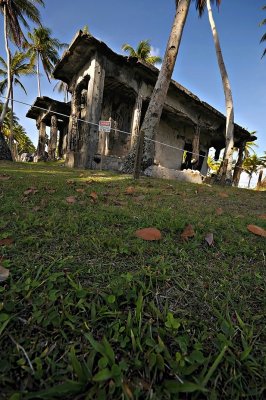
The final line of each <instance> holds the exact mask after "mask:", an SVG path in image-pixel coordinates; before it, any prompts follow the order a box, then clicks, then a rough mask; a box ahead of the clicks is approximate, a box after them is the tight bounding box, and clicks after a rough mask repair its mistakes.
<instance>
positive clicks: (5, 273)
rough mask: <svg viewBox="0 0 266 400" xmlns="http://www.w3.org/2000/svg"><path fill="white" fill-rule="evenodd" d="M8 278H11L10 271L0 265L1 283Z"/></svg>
mask: <svg viewBox="0 0 266 400" xmlns="http://www.w3.org/2000/svg"><path fill="white" fill-rule="evenodd" d="M0 261H1V260H0ZM8 277H9V270H8V269H6V268H4V267H2V265H1V264H0V282H4V281H6V280H7V278H8Z"/></svg>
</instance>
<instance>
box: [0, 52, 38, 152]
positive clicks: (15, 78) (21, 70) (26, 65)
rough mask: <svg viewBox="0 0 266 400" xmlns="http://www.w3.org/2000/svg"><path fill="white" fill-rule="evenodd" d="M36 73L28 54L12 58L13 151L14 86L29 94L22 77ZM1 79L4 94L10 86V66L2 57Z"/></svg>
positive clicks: (11, 123)
mask: <svg viewBox="0 0 266 400" xmlns="http://www.w3.org/2000/svg"><path fill="white" fill-rule="evenodd" d="M34 73H35V69H34V66H33V65H32V63H30V61H29V56H28V54H25V53H21V52H19V51H16V52H15V54H14V55H13V56H11V64H10V74H11V92H10V99H11V110H10V113H11V114H10V137H9V145H10V148H11V149H12V144H13V112H14V105H13V103H14V101H13V100H14V86H20V88H21V89H22V90H23V91H24V93H25V94H27V91H26V89H25V87H24V86H23V84H22V83H21V81H20V79H19V78H20V77H21V76H27V75H33V74H34ZM0 77H2V78H3V80H2V81H1V82H0V93H1V92H2V93H3V92H4V91H5V90H6V88H7V86H8V66H7V63H6V62H5V60H4V59H3V58H2V57H0Z"/></svg>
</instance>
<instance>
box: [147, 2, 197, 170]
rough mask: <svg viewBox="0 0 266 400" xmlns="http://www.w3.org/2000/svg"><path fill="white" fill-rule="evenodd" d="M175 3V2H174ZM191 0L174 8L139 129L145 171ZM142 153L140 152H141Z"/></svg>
mask: <svg viewBox="0 0 266 400" xmlns="http://www.w3.org/2000/svg"><path fill="white" fill-rule="evenodd" d="M176 3H177V2H176ZM190 3H191V0H179V2H178V3H177V7H176V14H175V18H174V22H173V25H172V30H171V33H170V37H169V40H168V44H167V48H166V52H165V55H164V59H163V63H162V67H161V70H160V73H159V76H158V79H157V82H156V84H155V88H154V90H153V93H152V96H151V99H150V103H149V106H148V109H147V112H146V115H145V118H144V121H143V124H142V127H141V132H142V135H143V136H144V137H145V145H144V147H145V150H144V155H143V160H142V167H143V168H144V169H145V168H147V167H149V166H150V165H152V164H153V161H154V148H155V146H154V142H153V140H154V138H155V133H156V130H157V128H158V125H159V122H160V118H161V115H162V111H163V106H164V103H165V99H166V96H167V92H168V88H169V85H170V82H171V77H172V73H173V70H174V66H175V62H176V58H177V54H178V50H179V46H180V43H181V38H182V34H183V29H184V26H185V23H186V18H187V14H188V10H189V6H190ZM141 153H142V151H141Z"/></svg>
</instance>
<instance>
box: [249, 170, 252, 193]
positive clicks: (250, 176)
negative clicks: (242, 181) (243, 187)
mask: <svg viewBox="0 0 266 400" xmlns="http://www.w3.org/2000/svg"><path fill="white" fill-rule="evenodd" d="M251 178H252V172H251V174H250V175H249V180H248V189H249V188H250V184H251Z"/></svg>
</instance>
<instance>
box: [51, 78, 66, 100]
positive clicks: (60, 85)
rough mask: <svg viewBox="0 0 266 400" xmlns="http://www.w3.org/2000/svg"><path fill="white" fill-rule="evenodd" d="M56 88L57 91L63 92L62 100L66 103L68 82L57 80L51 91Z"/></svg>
mask: <svg viewBox="0 0 266 400" xmlns="http://www.w3.org/2000/svg"><path fill="white" fill-rule="evenodd" d="M55 90H57V91H58V93H63V94H64V102H65V103H68V84H67V83H65V82H63V81H58V82H57V84H56V85H55V86H54V88H53V91H55Z"/></svg>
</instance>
